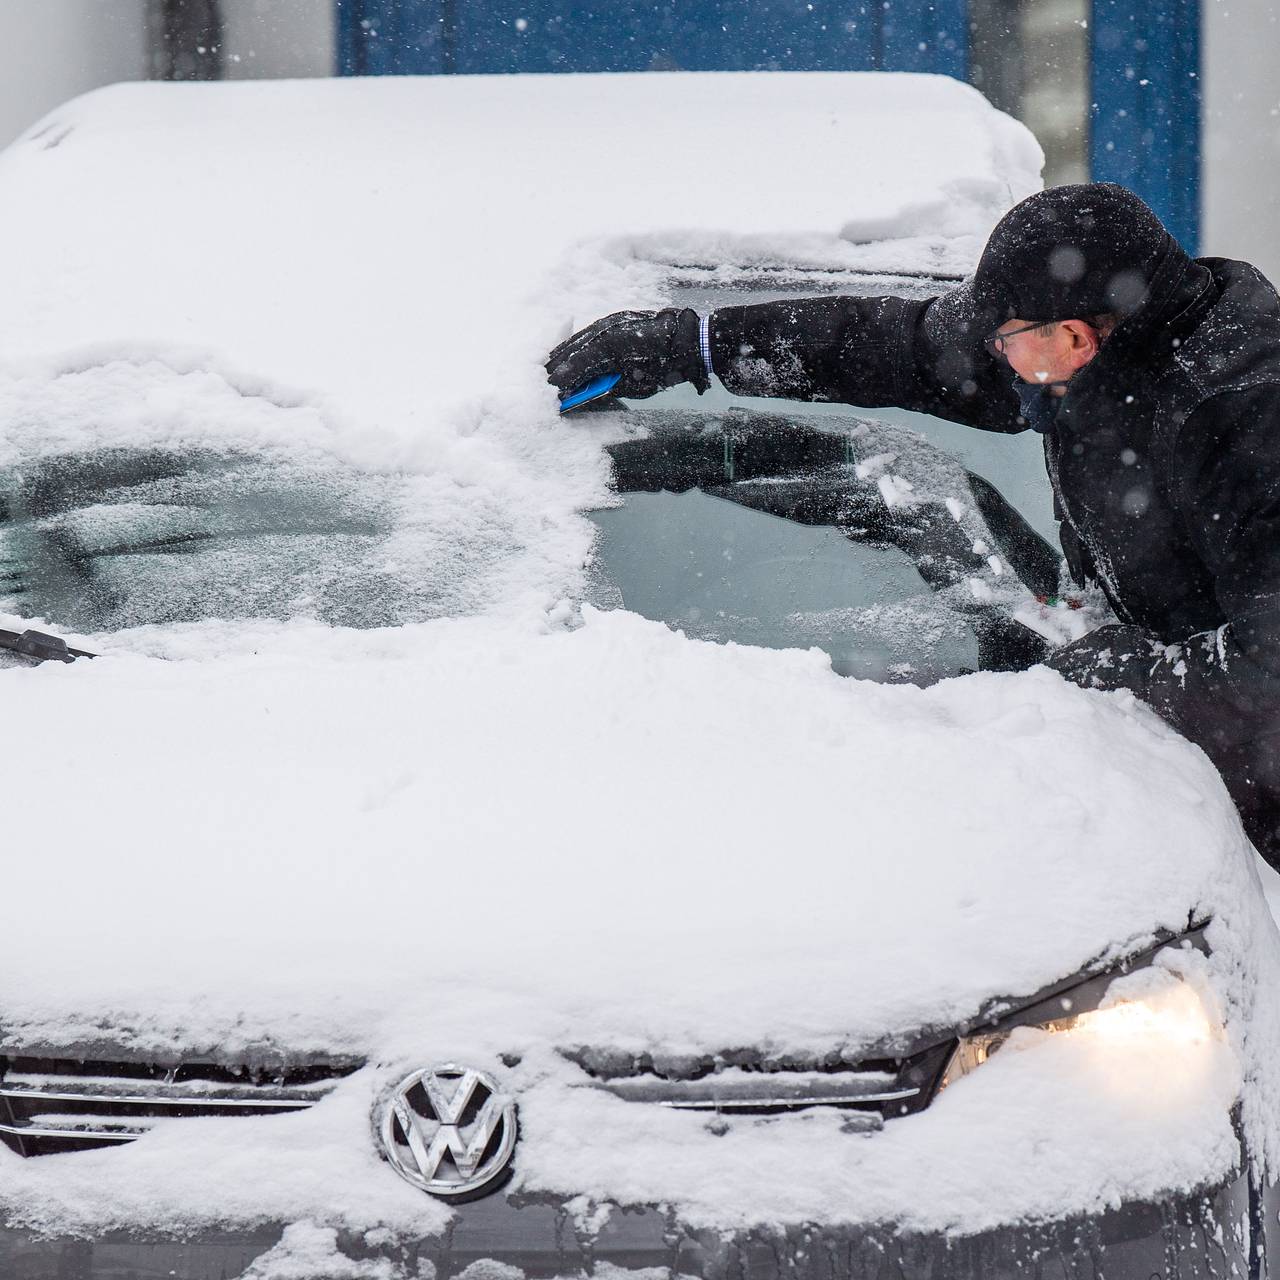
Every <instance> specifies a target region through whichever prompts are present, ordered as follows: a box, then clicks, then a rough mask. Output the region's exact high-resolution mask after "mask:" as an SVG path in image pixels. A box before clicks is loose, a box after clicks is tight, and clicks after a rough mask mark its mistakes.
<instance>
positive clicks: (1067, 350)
mask: <svg viewBox="0 0 1280 1280" xmlns="http://www.w3.org/2000/svg"><path fill="white" fill-rule="evenodd" d="M992 337H993V338H994V339H997V341H995V342H993V343H992V344H991V345H992V346H993V347H994V348H995V352H994V354H995V356H996V359H1001V358H1003V359H1004V360H1006V361H1007V362H1008V364H1009V367H1010V368H1011V369H1012V370H1013V371H1014V373H1016V374H1017V375H1018V377H1020V378H1021V379H1022V380H1023V381H1024V382H1039V383H1058V382H1069V381H1070V380H1071V378H1072V377H1073V376H1074V375H1075V374H1076V373H1077V372H1079V370H1081V369H1083V368H1084V366H1085V365H1087V364H1088V363H1089V361H1090V360H1092V359H1093V357H1094V356H1096V355H1097V354H1098V347H1099V345H1100V340H1099V337H1098V331H1097V330H1096V329H1095V328H1094V327H1093V325H1091V324H1090V323H1089V322H1088V321H1086V320H1053V321H1050V322H1049V323H1048V324H1037V323H1036V322H1035V321H1034V320H1006V321H1005V322H1004V324H1002V325H1001V326H1000V327H999V328H998V329H997V330H996V331H995V333H994V334H993V335H992ZM1052 389H1053V390H1054V391H1055V392H1056V393H1057V394H1058V395H1061V394H1063V392H1064V390H1065V388H1063V387H1054V388H1052Z"/></svg>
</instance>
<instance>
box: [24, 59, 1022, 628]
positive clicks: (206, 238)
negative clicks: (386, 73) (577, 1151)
mask: <svg viewBox="0 0 1280 1280" xmlns="http://www.w3.org/2000/svg"><path fill="white" fill-rule="evenodd" d="M695 121H696V123H697V127H696V137H697V145H696V146H692V145H691V146H688V147H673V146H672V145H671V139H672V138H673V137H682V136H691V137H692V136H694V135H693V130H692V126H693V122H695ZM51 124H56V126H57V127H56V128H52V127H51ZM619 137H625V138H626V140H627V141H626V155H625V157H619V156H618V155H617V154H616V150H617V144H616V141H615V140H616V139H617V138H619ZM55 138H56V139H57V144H56V145H52V144H51V140H52V139H55ZM1040 161H1041V156H1040V152H1039V148H1038V147H1037V146H1036V144H1035V142H1034V141H1033V140H1032V138H1031V136H1030V134H1028V133H1027V132H1026V130H1025V129H1024V128H1023V127H1022V126H1021V125H1019V124H1016V123H1015V122H1014V121H1012V120H1010V119H1009V118H1007V117H1005V116H1002V115H1001V114H999V113H998V112H996V111H994V110H993V109H992V108H991V107H990V106H989V105H988V104H987V103H986V102H985V100H984V99H983V98H982V97H981V96H980V95H979V94H978V93H977V92H976V91H974V90H972V89H970V88H968V87H967V86H963V85H960V84H958V83H956V82H954V81H951V80H947V79H945V78H942V77H930V76H905V75H904V76H867V75H843V74H842V75H834V74H800V75H776V76H750V75H722V74H716V75H711V74H707V75H701V74H671V75H657V76H654V75H647V76H628V75H617V76H569V77H556V76H540V77H529V78H523V77H522V78H518V79H513V78H511V77H493V78H487V77H434V78H427V79H421V80H408V79H388V80H381V81H359V82H354V81H330V82H314V83H305V84H299V83H290V84H268V83H257V84H234V85H232V84H219V85H197V84H177V85H160V84H137V85H121V86H116V87H113V88H111V89H109V90H104V91H100V92H98V93H95V94H91V95H88V96H87V97H85V98H81V99H78V100H76V101H74V102H72V103H70V104H68V105H66V106H65V107H62V108H60V109H59V110H58V111H56V112H55V113H54V115H53V117H51V120H50V121H46V122H45V123H44V124H43V125H42V126H39V127H37V128H35V129H33V130H32V131H31V132H30V134H29V135H28V136H27V137H26V138H25V139H23V140H20V141H19V142H18V143H16V144H15V145H14V146H12V147H11V148H9V149H8V150H7V151H6V152H5V153H4V154H3V156H0V192H2V193H3V199H4V207H5V221H6V235H5V237H4V239H3V241H2V242H0V278H3V279H4V280H5V289H4V290H3V292H2V293H0V423H3V427H2V428H0V465H13V464H15V463H19V462H22V461H24V460H26V459H29V458H32V457H34V456H47V455H49V454H51V453H57V452H64V451H66V450H69V449H83V448H94V447H99V448H100V447H113V446H114V447H119V446H135V445H140V446H146V447H156V446H162V445H172V444H174V443H176V442H182V443H185V444H194V445H198V446H201V447H206V448H207V447H219V448H224V449H228V450H237V449H240V450H243V449H261V448H263V447H264V445H265V444H268V443H270V444H273V445H275V446H277V447H284V448H306V449H311V450H314V449H320V450H323V451H326V452H328V453H330V454H332V455H333V456H335V457H338V458H341V459H342V460H343V461H344V462H345V463H347V464H350V465H353V466H357V467H360V468H362V469H366V470H373V471H383V472H388V473H394V474H408V473H412V474H416V475H424V476H430V477H432V481H433V483H432V486H431V491H430V493H429V494H426V495H423V494H406V495H405V501H413V502H417V503H418V504H420V505H424V504H426V503H428V502H429V504H430V506H431V509H432V513H433V514H432V517H431V522H432V524H433V526H435V527H437V528H439V529H448V528H453V529H456V530H457V536H456V538H450V537H448V536H442V537H440V538H435V539H432V538H421V539H419V541H418V544H417V551H418V559H419V563H420V564H421V565H422V566H423V571H424V572H425V573H426V574H427V577H428V580H429V581H430V580H431V576H432V574H435V575H438V576H439V577H441V578H447V579H448V580H449V582H456V581H457V580H458V578H459V577H461V576H465V575H467V574H474V575H475V576H476V577H477V579H484V583H483V586H482V587H481V588H480V589H477V590H474V591H472V592H470V593H469V594H468V600H467V603H468V607H470V608H472V609H475V608H485V607H488V608H493V607H501V606H510V605H511V604H512V603H513V602H516V603H519V604H524V605H527V604H528V603H529V602H530V601H531V600H533V601H537V600H545V599H547V598H551V599H554V598H555V597H556V596H558V595H561V594H564V593H565V592H566V591H572V590H573V589H575V587H576V585H577V584H578V582H579V577H578V575H579V572H580V568H581V565H582V562H583V560H584V559H585V557H586V554H587V551H588V548H589V545H590V540H591V529H590V526H589V524H588V523H587V522H586V521H585V520H584V519H583V518H582V517H581V516H579V515H578V512H579V511H581V510H582V509H583V508H586V507H590V506H592V505H598V504H599V503H601V502H603V501H607V500H608V493H607V477H608V469H607V466H606V464H605V461H604V459H603V458H602V456H601V453H600V450H599V440H598V436H599V433H600V432H601V431H602V430H603V428H601V427H598V426H590V425H588V424H586V423H583V422H581V421H578V422H571V423H563V424H562V423H559V422H557V421H556V419H555V413H554V397H553V393H552V391H551V389H550V388H549V387H548V386H547V385H546V383H545V380H544V375H543V371H542V368H541V361H542V360H543V359H544V358H545V352H546V351H547V349H548V348H549V347H550V346H551V345H552V344H553V343H554V342H555V341H556V340H557V339H558V338H559V337H561V336H562V335H563V334H564V333H565V332H566V331H567V330H568V329H569V328H570V327H572V326H574V325H580V324H583V323H585V322H587V321H589V320H591V319H593V318H594V317H595V316H596V315H598V314H601V313H603V312H605V311H609V310H615V309H618V308H620V307H624V306H637V305H638V306H652V305H660V304H661V303H662V301H663V296H662V290H663V274H664V272H663V269H662V268H660V267H658V266H655V265H654V264H653V262H652V261H649V259H655V260H657V261H658V262H669V261H681V262H690V261H692V262H696V263H707V262H711V263H717V262H730V261H761V260H767V261H770V262H773V263H779V262H788V261H792V262H804V263H807V264H810V265H813V264H815V263H819V264H821V265H827V266H831V265H844V266H848V265H857V264H859V263H862V264H864V265H867V264H870V265H873V266H876V267H878V268H879V269H892V268H898V269H906V270H910V271H914V272H922V271H923V272H927V271H931V270H932V271H943V272H951V273H954V272H956V271H963V270H965V269H967V268H968V267H969V266H970V265H971V264H972V262H973V260H974V259H975V257H976V254H977V250H978V248H979V247H980V245H981V242H982V239H983V237H984V236H985V234H986V232H987V230H988V229H989V228H990V226H991V225H992V224H993V223H994V221H995V220H996V218H998V217H999V215H1000V214H1001V213H1002V212H1003V211H1004V210H1005V209H1006V208H1007V207H1008V206H1009V205H1010V204H1012V203H1013V202H1014V201H1015V200H1016V199H1018V198H1019V197H1021V196H1023V195H1025V194H1027V193H1028V192H1030V191H1031V190H1033V189H1035V188H1036V187H1037V186H1038V185H1039V178H1038V173H1039V165H1040ZM766 173H767V175H768V179H767V181H762V180H761V175H762V174H766ZM499 556H500V557H501V559H502V561H503V566H504V571H503V573H502V574H501V575H498V576H497V577H495V576H494V575H493V573H492V572H491V565H492V562H493V560H494V559H495V557H499ZM456 594H457V593H456V592H451V591H447V590H446V591H444V592H442V600H443V601H444V602H445V603H444V605H443V608H442V609H441V611H444V609H447V608H451V607H454V606H455V597H456Z"/></svg>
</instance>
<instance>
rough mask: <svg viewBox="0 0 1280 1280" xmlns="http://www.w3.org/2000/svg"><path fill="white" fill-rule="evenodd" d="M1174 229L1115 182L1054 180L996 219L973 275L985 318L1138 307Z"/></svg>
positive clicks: (1126, 311) (1067, 315) (1060, 316)
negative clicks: (1167, 227) (1062, 183)
mask: <svg viewBox="0 0 1280 1280" xmlns="http://www.w3.org/2000/svg"><path fill="white" fill-rule="evenodd" d="M1171 245H1176V242H1175V241H1174V240H1173V237H1172V236H1171V235H1170V234H1169V233H1168V232H1167V231H1166V230H1165V229H1164V225H1163V224H1162V223H1161V221H1160V219H1159V218H1157V217H1156V215H1155V214H1154V213H1153V212H1152V211H1151V209H1150V208H1149V207H1148V206H1147V205H1146V204H1144V203H1143V202H1142V201H1141V200H1140V199H1138V197H1137V196H1135V195H1134V194H1133V192H1132V191H1128V190H1126V189H1125V188H1124V187H1119V186H1116V185H1115V183H1112V182H1089V183H1082V184H1080V185H1078V186H1068V187H1053V188H1052V189H1050V190H1048V191H1041V192H1039V193H1037V194H1036V195H1034V196H1029V197H1028V198H1027V199H1026V200H1023V201H1022V202H1021V204H1016V205H1014V207H1013V208H1012V209H1010V210H1009V212H1008V213H1006V214H1005V215H1004V217H1003V218H1001V219H1000V221H999V222H997V223H996V225H995V229H994V230H993V231H992V232H991V237H990V239H989V240H988V241H987V246H986V248H985V249H983V251H982V258H981V259H980V260H979V262H978V270H977V272H976V273H975V274H974V278H973V293H974V301H975V302H976V304H977V306H978V308H979V310H980V313H981V315H982V320H981V323H983V324H984V325H985V324H987V322H988V321H989V322H990V326H991V327H992V328H994V327H995V326H996V325H999V324H1003V323H1004V322H1005V321H1006V320H1009V319H1013V318H1015V317H1016V318H1017V319H1020V320H1071V319H1078V318H1081V317H1087V316H1097V315H1105V314H1108V313H1114V314H1117V315H1119V316H1121V317H1124V316H1128V315H1132V314H1133V312H1135V311H1137V310H1138V308H1139V307H1141V306H1142V304H1143V302H1144V301H1145V300H1146V297H1147V293H1148V288H1149V286H1150V283H1151V280H1152V277H1153V276H1154V275H1155V272H1156V268H1157V266H1159V264H1160V263H1161V262H1162V261H1163V260H1164V258H1165V256H1166V254H1167V252H1168V249H1169V247H1170V246H1171Z"/></svg>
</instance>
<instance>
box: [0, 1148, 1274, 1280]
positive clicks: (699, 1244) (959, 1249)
mask: <svg viewBox="0 0 1280 1280" xmlns="http://www.w3.org/2000/svg"><path fill="white" fill-rule="evenodd" d="M1251 1221H1252V1218H1251V1214H1250V1205H1249V1191H1248V1182H1247V1178H1246V1176H1245V1175H1243V1174H1241V1175H1239V1176H1237V1177H1235V1178H1233V1179H1232V1180H1230V1181H1228V1182H1226V1183H1224V1184H1222V1185H1221V1186H1218V1187H1212V1188H1207V1189H1205V1190H1203V1191H1200V1192H1198V1193H1194V1194H1190V1195H1185V1196H1177V1197H1173V1198H1171V1199H1169V1200H1167V1201H1164V1202H1161V1203H1158V1204H1142V1203H1138V1204H1132V1205H1124V1206H1121V1207H1120V1208H1118V1209H1115V1210H1111V1211H1109V1212H1106V1213H1103V1214H1099V1215H1095V1216H1090V1217H1082V1218H1069V1219H1063V1220H1061V1221H1058V1222H1051V1223H1043V1224H1026V1225H1018V1226H1010V1227H1001V1228H999V1229H996V1230H992V1231H987V1232H983V1233H981V1234H979V1235H973V1236H964V1237H950V1236H946V1235H942V1234H936V1235H935V1234H926V1235H920V1234H910V1233H902V1232H896V1231H894V1230H892V1229H891V1228H866V1227H857V1228H825V1229H821V1230H818V1229H811V1228H796V1229H788V1230H785V1231H777V1232H772V1231H757V1232H751V1233H748V1234H744V1235H737V1236H728V1237H725V1236H721V1235H720V1234H718V1233H712V1232H698V1231H690V1230H687V1229H686V1228H684V1227H682V1226H681V1224H680V1223H679V1222H678V1221H676V1220H675V1219H673V1218H672V1217H671V1216H670V1215H668V1214H665V1213H663V1212H660V1211H659V1210H657V1209H653V1208H646V1209H638V1210H614V1211H613V1212H612V1213H611V1214H610V1215H609V1217H608V1220H607V1221H606V1222H605V1223H604V1224H603V1226H598V1229H597V1230H594V1231H591V1232H588V1231H587V1230H585V1229H584V1228H583V1227H582V1226H581V1225H580V1224H577V1223H575V1220H574V1218H573V1217H572V1215H571V1214H570V1213H569V1212H568V1211H567V1210H566V1208H565V1206H564V1205H563V1204H562V1203H560V1202H552V1201H548V1200H546V1199H539V1198H534V1197H522V1196H520V1195H519V1194H512V1195H511V1196H504V1195H495V1196H492V1197H489V1198H488V1199H485V1200H479V1201H476V1202H475V1203H473V1204H468V1205H463V1206H461V1207H460V1208H459V1209H458V1212H457V1215H456V1218H455V1220H454V1223H453V1226H452V1228H451V1230H450V1231H449V1232H448V1233H447V1234H446V1235H444V1236H440V1237H431V1238H428V1239H423V1240H418V1241H413V1242H407V1243H406V1242H398V1243H395V1244H387V1243H371V1242H370V1239H369V1238H360V1237H347V1236H339V1237H338V1240H337V1244H338V1247H339V1248H340V1250H341V1253H342V1254H343V1255H345V1257H346V1258H349V1259H352V1260H353V1261H360V1260H367V1261H369V1262H370V1263H374V1264H376V1263H377V1262H378V1261H379V1260H384V1261H383V1265H382V1267H381V1268H378V1267H376V1266H373V1267H370V1269H369V1272H368V1274H369V1275H371V1276H373V1275H386V1274H387V1268H386V1262H390V1263H391V1264H392V1265H391V1268H390V1270H391V1271H392V1273H393V1274H395V1276H396V1280H401V1277H403V1280H418V1278H419V1277H425V1276H431V1275H434V1276H435V1277H436V1280H453V1277H455V1276H458V1275H459V1274H460V1273H461V1272H463V1271H464V1270H465V1269H466V1268H467V1267H468V1266H471V1265H472V1264H474V1263H480V1262H485V1261H490V1260H491V1261H493V1262H498V1263H501V1264H505V1265H506V1266H509V1267H516V1268H519V1270H520V1271H521V1272H523V1273H524V1275H525V1276H527V1277H529V1280H544V1278H547V1280H549V1278H551V1277H569V1276H578V1275H583V1274H589V1273H591V1272H593V1271H594V1270H595V1269H596V1268H597V1267H601V1266H602V1264H610V1265H611V1266H613V1267H619V1268H625V1269H628V1270H634V1269H639V1268H657V1269H659V1270H660V1271H661V1272H662V1273H664V1274H666V1275H668V1276H671V1277H675V1276H697V1277H702V1278H703V1280H1006V1278H1007V1280H1014V1278H1015V1277H1016V1278H1017V1280H1026V1277H1028V1276H1046V1277H1048V1276H1053V1277H1058V1276H1062V1277H1068V1276H1069V1277H1071V1278H1072V1280H1104V1277H1105V1280H1153V1278H1154V1277H1158V1278H1159V1280H1206V1278H1210V1277H1212V1278H1214V1280H1216V1278H1217V1277H1247V1276H1249V1275H1250V1269H1249V1259H1250V1254H1251V1238H1250V1237H1251V1232H1252V1228H1251V1225H1250V1224H1251ZM597 1225H598V1224H597ZM281 1235H282V1228H280V1227H278V1226H277V1227H274V1228H264V1229H262V1230H257V1231H249V1232H236V1231H230V1230H228V1231H225V1232H223V1231H217V1232H202V1233H201V1234H200V1235H199V1236H198V1237H196V1238H194V1239H191V1240H186V1241H174V1240H164V1239H160V1238H155V1239H146V1238H141V1237H137V1236H130V1235H125V1234H113V1235H108V1236H104V1237H102V1238H100V1239H95V1240H80V1239H46V1240H40V1239H35V1238H32V1237H31V1236H29V1235H27V1234H25V1233H23V1232H20V1231H15V1230H10V1229H0V1276H3V1277H4V1280H161V1278H162V1277H163V1280H233V1278H234V1277H238V1276H240V1275H242V1274H243V1273H244V1272H245V1271H246V1270H247V1269H249V1268H250V1267H251V1266H252V1265H253V1263H254V1260H255V1259H258V1258H261V1257H262V1255H264V1254H267V1253H269V1252H270V1251H271V1250H273V1249H275V1250H277V1251H279V1249H280V1248H281V1246H280V1240H281ZM428 1263H429V1264H430V1266H426V1265H424V1264H428ZM348 1268H349V1264H348ZM348 1268H344V1269H343V1270H342V1274H343V1275H350V1274H352V1273H353V1270H352V1269H348ZM433 1268H434V1270H433ZM264 1270H265V1271H266V1272H267V1273H268V1274H269V1273H270V1270H271V1268H264ZM486 1273H487V1274H488V1276H489V1277H490V1278H491V1277H492V1276H493V1275H494V1274H495V1269H494V1268H489V1267H481V1268H477V1269H476V1271H474V1272H472V1277H471V1280H485V1276H486ZM288 1274H290V1275H291V1276H293V1275H297V1274H299V1273H298V1272H297V1271H294V1270H290V1271H289V1272H288ZM331 1274H333V1272H332V1270H330V1269H326V1268H323V1267H322V1268H321V1269H319V1270H317V1271H316V1273H315V1275H314V1277H308V1280H328V1276H329V1275H331ZM506 1274H507V1276H511V1275H513V1274H514V1273H510V1272H508V1273H506ZM1262 1274H1263V1275H1265V1274H1266V1270H1265V1266H1264V1269H1263V1272H1262ZM647 1280H652V1275H651V1277H649V1278H647Z"/></svg>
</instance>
